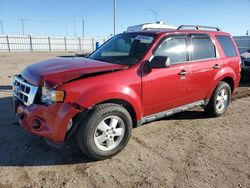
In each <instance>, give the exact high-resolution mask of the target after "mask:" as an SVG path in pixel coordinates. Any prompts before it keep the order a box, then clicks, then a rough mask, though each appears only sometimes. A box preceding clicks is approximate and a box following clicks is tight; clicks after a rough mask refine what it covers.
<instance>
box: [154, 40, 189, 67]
mask: <svg viewBox="0 0 250 188" xmlns="http://www.w3.org/2000/svg"><path fill="white" fill-rule="evenodd" d="M154 55H155V56H168V57H169V58H170V62H171V64H176V63H181V62H185V61H187V50H186V39H185V38H175V37H170V38H167V39H166V40H165V41H163V42H162V44H161V45H160V47H159V48H158V49H157V50H156V52H155V54H154Z"/></svg>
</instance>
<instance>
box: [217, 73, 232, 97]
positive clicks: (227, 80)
mask: <svg viewBox="0 0 250 188" xmlns="http://www.w3.org/2000/svg"><path fill="white" fill-rule="evenodd" d="M220 81H223V82H226V83H227V84H228V85H229V86H230V88H231V94H233V91H234V87H235V86H234V80H233V78H232V77H230V76H227V77H225V78H223V79H221V80H220Z"/></svg>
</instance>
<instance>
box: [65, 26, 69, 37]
mask: <svg viewBox="0 0 250 188" xmlns="http://www.w3.org/2000/svg"><path fill="white" fill-rule="evenodd" d="M65 35H66V37H67V36H68V27H67V25H65Z"/></svg>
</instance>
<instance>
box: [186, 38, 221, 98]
mask: <svg viewBox="0 0 250 188" xmlns="http://www.w3.org/2000/svg"><path fill="white" fill-rule="evenodd" d="M188 49H189V55H190V66H191V72H192V74H191V77H190V84H189V86H190V87H189V88H188V92H189V93H190V95H191V96H192V97H191V98H190V100H192V101H190V102H195V101H199V100H204V99H206V98H207V95H208V93H209V92H210V91H211V88H212V87H213V80H214V77H215V75H216V73H217V72H218V71H219V70H220V69H221V67H222V63H223V62H222V61H221V60H220V59H219V58H217V57H218V53H217V50H216V47H215V45H214V42H213V41H212V39H211V38H210V36H209V35H208V34H190V35H189V47H188Z"/></svg>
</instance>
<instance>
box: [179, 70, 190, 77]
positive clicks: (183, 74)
mask: <svg viewBox="0 0 250 188" xmlns="http://www.w3.org/2000/svg"><path fill="white" fill-rule="evenodd" d="M187 74H188V71H185V70H182V71H181V72H179V73H178V75H181V76H185V75H187Z"/></svg>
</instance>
